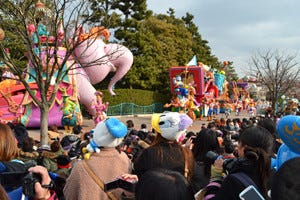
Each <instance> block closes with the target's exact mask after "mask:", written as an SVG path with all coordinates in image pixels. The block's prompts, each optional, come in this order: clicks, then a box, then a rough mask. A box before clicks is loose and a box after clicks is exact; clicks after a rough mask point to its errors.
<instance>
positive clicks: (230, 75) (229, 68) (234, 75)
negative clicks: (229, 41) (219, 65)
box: [224, 61, 239, 81]
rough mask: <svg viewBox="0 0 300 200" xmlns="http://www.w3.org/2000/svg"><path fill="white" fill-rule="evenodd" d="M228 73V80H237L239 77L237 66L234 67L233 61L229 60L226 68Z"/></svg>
mask: <svg viewBox="0 0 300 200" xmlns="http://www.w3.org/2000/svg"><path fill="white" fill-rule="evenodd" d="M224 71H225V73H226V80H227V81H237V80H238V79H239V77H238V75H237V73H236V71H235V68H234V67H233V62H231V61H228V65H227V66H226V67H225V69H224Z"/></svg>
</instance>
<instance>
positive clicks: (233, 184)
mask: <svg viewBox="0 0 300 200" xmlns="http://www.w3.org/2000/svg"><path fill="white" fill-rule="evenodd" d="M237 172H243V173H245V174H246V175H247V176H248V177H249V178H250V179H251V180H252V181H253V182H254V183H255V184H256V186H257V187H258V191H259V192H260V193H261V194H262V183H261V181H260V177H259V173H258V165H257V163H256V162H253V161H249V160H245V159H237V160H236V161H235V163H234V165H233V166H232V168H231V169H230V170H229V175H227V176H226V177H225V178H224V180H223V182H222V185H221V188H220V189H219V190H218V191H215V196H214V197H213V198H210V199H211V200H212V199H213V200H218V199H222V200H227V199H228V200H240V198H239V194H240V192H242V191H243V190H244V189H245V186H244V184H243V183H241V182H240V181H239V180H238V179H237V178H235V177H234V176H232V175H230V174H233V173H237ZM208 190H209V188H208ZM208 193H212V192H211V191H209V192H208ZM208 193H207V194H206V195H208Z"/></svg>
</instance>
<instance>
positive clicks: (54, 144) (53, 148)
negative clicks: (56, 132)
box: [50, 141, 60, 152]
mask: <svg viewBox="0 0 300 200" xmlns="http://www.w3.org/2000/svg"><path fill="white" fill-rule="evenodd" d="M50 149H51V151H52V152H57V151H58V150H59V149H60V143H59V141H54V142H52V144H51V145H50Z"/></svg>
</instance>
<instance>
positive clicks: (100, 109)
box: [91, 91, 109, 125]
mask: <svg viewBox="0 0 300 200" xmlns="http://www.w3.org/2000/svg"><path fill="white" fill-rule="evenodd" d="M95 96H96V100H95V101H93V102H92V105H91V108H93V109H95V110H96V114H95V116H94V122H95V125H97V124H98V123H99V122H101V121H103V120H104V119H105V118H106V113H105V112H106V111H107V108H108V105H109V103H108V102H106V103H105V104H103V103H102V98H103V94H102V92H99V91H96V92H95Z"/></svg>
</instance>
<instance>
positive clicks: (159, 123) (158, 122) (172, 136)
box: [151, 112, 193, 141]
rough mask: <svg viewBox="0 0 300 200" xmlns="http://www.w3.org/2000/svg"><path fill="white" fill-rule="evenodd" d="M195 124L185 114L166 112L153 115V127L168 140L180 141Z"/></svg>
mask: <svg viewBox="0 0 300 200" xmlns="http://www.w3.org/2000/svg"><path fill="white" fill-rule="evenodd" d="M192 123H193V120H192V119H191V118H190V117H189V116H187V115H186V114H183V113H178V112H166V113H162V114H153V115H152V119H151V124H152V127H153V128H154V129H155V131H156V132H157V133H158V135H160V136H161V137H163V138H164V139H166V140H170V141H174V140H178V139H179V138H180V137H181V136H182V135H183V134H184V133H185V131H186V129H187V128H188V127H189V126H190V125H191V124H192Z"/></svg>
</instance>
